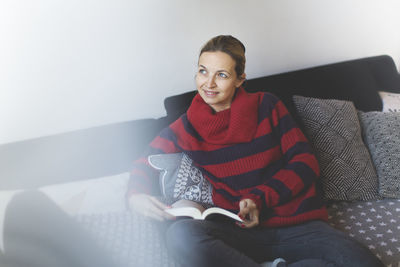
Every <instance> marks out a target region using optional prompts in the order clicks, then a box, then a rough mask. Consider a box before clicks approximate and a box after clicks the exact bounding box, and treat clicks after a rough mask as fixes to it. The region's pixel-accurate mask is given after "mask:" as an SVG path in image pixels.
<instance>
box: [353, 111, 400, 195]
mask: <svg viewBox="0 0 400 267" xmlns="http://www.w3.org/2000/svg"><path fill="white" fill-rule="evenodd" d="M358 115H359V117H360V122H361V126H362V129H363V136H364V140H365V143H366V144H367V146H368V148H369V151H370V153H371V157H372V160H373V161H374V164H375V168H376V172H377V173H378V177H379V193H380V194H381V196H384V197H389V198H400V113H399V112H393V113H392V112H361V111H360V112H359V113H358Z"/></svg>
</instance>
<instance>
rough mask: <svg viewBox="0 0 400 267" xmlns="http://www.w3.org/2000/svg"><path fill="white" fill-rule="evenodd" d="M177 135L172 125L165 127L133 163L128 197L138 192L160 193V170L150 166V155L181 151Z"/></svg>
mask: <svg viewBox="0 0 400 267" xmlns="http://www.w3.org/2000/svg"><path fill="white" fill-rule="evenodd" d="M175 140H176V135H175V133H174V132H173V131H172V130H171V128H170V127H167V128H165V129H163V130H162V131H161V132H160V134H159V135H158V136H157V137H156V138H154V139H153V141H152V142H151V143H150V145H149V146H148V148H147V149H146V150H145V152H144V153H143V154H142V156H141V157H140V158H139V159H137V160H136V161H135V162H134V163H133V168H132V171H131V173H130V179H129V183H128V190H127V197H129V196H130V195H132V194H136V193H146V194H150V195H159V194H160V187H159V182H158V178H159V172H158V171H157V170H155V169H154V168H153V167H151V166H150V164H149V162H148V159H147V158H148V156H149V155H154V154H167V153H177V152H180V149H179V148H178V146H177V144H176V142H175Z"/></svg>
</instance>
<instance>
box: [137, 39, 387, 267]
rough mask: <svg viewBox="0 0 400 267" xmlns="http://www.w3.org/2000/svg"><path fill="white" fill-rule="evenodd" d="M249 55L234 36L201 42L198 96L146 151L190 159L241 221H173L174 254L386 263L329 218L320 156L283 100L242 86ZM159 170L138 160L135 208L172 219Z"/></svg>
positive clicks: (201, 258) (199, 259)
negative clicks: (320, 186)
mask: <svg viewBox="0 0 400 267" xmlns="http://www.w3.org/2000/svg"><path fill="white" fill-rule="evenodd" d="M244 54H245V47H244V45H243V44H242V43H241V42H240V41H239V40H237V39H236V38H234V37H232V36H217V37H214V38H212V39H211V40H210V41H208V42H207V43H206V44H205V45H204V46H203V48H202V50H201V52H200V56H199V61H198V72H197V75H196V87H197V90H198V94H197V95H196V96H195V98H194V99H193V102H192V104H191V106H190V107H189V109H188V111H187V112H186V114H184V115H182V116H181V117H180V118H179V119H178V120H177V121H175V122H174V123H172V124H171V125H170V126H169V127H167V128H166V129H164V130H163V131H162V132H161V133H160V135H159V136H158V137H156V138H155V139H154V141H153V142H152V143H151V145H150V149H149V152H148V154H157V153H175V152H184V153H186V154H187V155H188V156H189V157H190V158H191V159H192V160H193V161H194V162H195V164H196V166H197V167H199V168H200V169H201V170H202V172H203V174H204V176H205V177H206V179H207V180H209V182H210V183H211V184H212V186H213V202H214V204H215V205H216V206H219V207H222V208H225V209H228V210H231V211H233V212H236V213H238V215H239V216H240V217H241V218H242V219H244V223H240V224H237V225H235V224H229V223H226V222H216V221H198V220H191V219H190V220H189V219H184V220H178V221H175V222H173V223H171V225H170V226H169V228H168V231H167V234H166V238H167V245H168V248H169V250H170V251H171V253H172V254H173V255H174V256H175V258H176V260H177V261H178V262H180V263H181V264H182V266H260V264H261V263H262V262H264V261H271V260H273V259H275V258H283V259H285V261H286V263H283V264H288V266H364V267H365V266H381V263H380V262H379V260H377V259H376V258H375V257H374V256H373V255H372V254H371V253H370V252H369V251H368V249H366V248H364V247H362V246H360V245H359V244H358V243H356V242H354V241H353V240H351V239H349V238H348V237H346V236H345V235H344V234H343V233H341V232H339V231H337V230H334V229H333V228H331V227H330V226H329V225H328V224H326V223H325V222H324V221H326V220H327V211H326V208H325V206H324V205H323V202H322V200H321V199H320V196H319V194H318V191H317V189H316V185H315V183H316V180H317V179H318V176H319V168H318V163H317V160H316V158H315V156H314V154H313V153H312V150H311V148H310V146H309V144H308V142H307V140H306V138H305V137H304V135H303V133H302V132H301V130H300V129H299V128H298V127H297V126H296V124H295V122H294V121H293V119H292V118H291V116H290V114H289V113H288V111H287V109H286V108H285V106H284V105H283V103H282V102H281V101H280V100H279V99H277V98H276V97H275V96H274V95H272V94H269V93H254V94H249V93H246V92H245V91H244V89H243V88H242V87H241V85H242V84H243V82H244V80H245V78H246V74H245V72H244V68H245V55H244ZM152 171H154V170H152V169H151V167H149V166H148V164H147V163H146V159H145V158H143V159H142V160H139V162H138V165H137V167H136V168H135V169H134V170H133V172H132V178H131V184H130V194H129V195H130V198H129V203H130V206H131V208H132V210H134V211H136V212H138V213H141V214H143V215H144V216H148V217H151V218H154V219H158V220H165V219H167V220H169V219H174V217H173V216H171V215H169V214H168V213H166V212H165V211H164V210H165V209H166V208H167V206H166V205H165V204H163V203H161V202H159V201H158V200H157V199H156V198H155V197H153V196H151V194H156V192H155V191H154V190H153V189H155V188H158V186H157V184H158V181H157V177H158V175H157V174H156V173H152ZM143 192H146V193H143ZM282 261H283V260H282Z"/></svg>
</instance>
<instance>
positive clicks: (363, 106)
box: [164, 55, 400, 121]
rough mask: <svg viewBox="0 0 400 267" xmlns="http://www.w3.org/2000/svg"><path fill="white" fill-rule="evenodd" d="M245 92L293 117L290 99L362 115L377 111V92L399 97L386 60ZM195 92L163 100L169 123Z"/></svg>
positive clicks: (253, 84)
mask: <svg viewBox="0 0 400 267" xmlns="http://www.w3.org/2000/svg"><path fill="white" fill-rule="evenodd" d="M244 87H245V89H246V90H247V91H249V92H258V91H265V92H271V93H273V94H275V95H277V96H278V97H279V98H280V99H281V100H282V101H283V102H284V103H285V105H286V106H287V107H288V109H289V111H290V112H291V113H292V114H294V115H295V110H294V106H293V103H292V96H293V95H302V96H312V97H318V98H336V99H341V100H350V101H353V102H354V104H355V106H356V107H357V109H359V110H362V111H373V110H381V109H382V102H381V99H380V97H379V95H378V91H388V92H395V93H400V75H399V73H398V72H397V69H396V65H395V64H394V61H393V59H392V58H391V57H390V56H385V55H384V56H376V57H369V58H362V59H356V60H350V61H344V62H339V63H334V64H329V65H323V66H318V67H313V68H309V69H303V70H298V71H292V72H287V73H282V74H277V75H271V76H265V77H260V78H255V79H250V80H247V81H246V82H245V84H244ZM195 93H196V92H195V91H191V92H188V93H184V94H181V95H176V96H171V97H168V98H166V99H165V101H164V105H165V108H166V110H167V115H168V117H169V118H170V119H169V120H170V121H172V120H174V119H175V118H177V117H178V116H179V115H180V114H182V113H184V112H185V111H186V110H187V108H188V107H189V105H190V103H191V100H192V99H193V97H194V95H195Z"/></svg>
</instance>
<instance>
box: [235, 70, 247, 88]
mask: <svg viewBox="0 0 400 267" xmlns="http://www.w3.org/2000/svg"><path fill="white" fill-rule="evenodd" d="M245 80H246V73H243V74H242V75H240V76H239V77H238V78H237V81H236V88H239V87H240V86H242V84H243V82H244V81H245Z"/></svg>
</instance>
